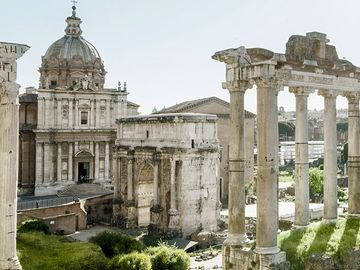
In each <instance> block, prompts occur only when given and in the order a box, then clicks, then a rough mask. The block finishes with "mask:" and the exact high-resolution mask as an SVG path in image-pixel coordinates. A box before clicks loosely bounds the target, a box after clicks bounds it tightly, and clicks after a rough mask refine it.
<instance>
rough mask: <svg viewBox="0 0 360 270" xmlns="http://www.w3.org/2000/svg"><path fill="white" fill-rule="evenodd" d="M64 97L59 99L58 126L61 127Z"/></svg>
mask: <svg viewBox="0 0 360 270" xmlns="http://www.w3.org/2000/svg"><path fill="white" fill-rule="evenodd" d="M61 122H62V99H58V100H57V127H58V128H61V125H62V123H61Z"/></svg>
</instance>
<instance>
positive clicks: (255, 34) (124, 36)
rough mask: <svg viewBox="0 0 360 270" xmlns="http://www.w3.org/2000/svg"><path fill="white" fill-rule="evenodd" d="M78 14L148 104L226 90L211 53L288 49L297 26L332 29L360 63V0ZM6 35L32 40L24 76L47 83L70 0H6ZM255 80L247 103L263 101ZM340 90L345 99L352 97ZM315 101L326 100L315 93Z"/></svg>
mask: <svg viewBox="0 0 360 270" xmlns="http://www.w3.org/2000/svg"><path fill="white" fill-rule="evenodd" d="M77 7H78V8H77V15H78V17H80V18H81V19H82V21H83V24H82V29H83V36H84V38H85V39H87V40H88V41H90V42H91V43H93V44H94V45H95V47H96V48H97V49H98V51H99V53H100V55H101V57H102V59H103V61H104V64H105V69H106V71H107V72H108V74H107V76H106V87H116V85H117V81H127V82H128V90H129V92H130V95H129V97H128V98H129V100H131V101H133V102H135V103H138V104H139V105H141V108H140V111H141V112H142V113H149V112H151V110H152V109H153V108H154V107H156V108H157V109H161V108H162V107H163V106H171V105H174V104H175V103H179V102H182V101H185V100H190V99H195V98H202V97H207V96H218V97H220V98H223V99H226V100H228V93H227V92H226V91H225V90H222V89H221V82H222V81H223V80H224V74H225V67H224V65H223V64H222V63H219V62H217V61H214V60H212V59H211V55H212V54H213V53H214V52H216V51H218V50H222V49H227V48H229V47H239V46H242V45H243V46H246V47H263V48H267V49H270V50H272V51H275V52H284V50H285V43H286V42H287V40H288V38H289V37H290V36H291V35H293V34H300V35H305V33H306V32H311V31H319V32H324V33H327V35H328V38H329V39H330V44H333V45H335V46H336V47H337V52H338V55H339V57H346V59H347V60H349V61H351V62H352V63H353V64H355V65H358V66H360V33H359V30H358V29H359V26H360V16H359V10H360V2H359V1H358V0H344V1H338V0H312V1H310V0H303V1H291V0H272V1H270V0H249V1H243V0H176V1H175V0H152V1H149V0H127V1H125V0H103V1H95V0H79V3H78V4H77ZM1 10H2V18H1V28H0V40H2V41H10V42H18V43H26V44H28V45H30V46H31V49H30V50H29V51H28V52H27V53H26V55H25V56H24V57H23V58H22V59H20V60H19V65H18V82H19V83H20V84H21V85H22V87H23V88H24V87H27V86H35V87H37V86H38V79H39V73H38V71H37V70H38V68H39V66H40V62H41V56H42V55H44V53H45V52H46V49H47V48H48V47H49V46H50V44H51V43H53V42H54V41H55V40H57V39H59V38H61V37H62V36H63V34H64V29H65V26H66V24H65V18H66V17H67V16H69V15H70V14H71V3H70V1H67V0H61V1H60V0H33V1H29V0H11V1H10V0H9V1H6V0H1ZM255 94H256V93H255V90H250V91H247V94H246V105H245V107H246V108H247V109H248V110H250V111H253V112H255V111H256V95H255ZM294 103H295V100H294V98H293V96H292V95H290V94H288V93H287V92H283V93H281V94H280V95H279V106H285V107H286V108H287V109H294ZM346 106H347V102H346V100H345V99H344V98H338V107H346ZM309 107H310V108H322V107H323V101H322V98H320V97H317V96H315V95H311V96H310V99H309Z"/></svg>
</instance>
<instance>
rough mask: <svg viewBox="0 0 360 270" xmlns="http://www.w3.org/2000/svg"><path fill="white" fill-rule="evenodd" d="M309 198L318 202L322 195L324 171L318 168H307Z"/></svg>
mask: <svg viewBox="0 0 360 270" xmlns="http://www.w3.org/2000/svg"><path fill="white" fill-rule="evenodd" d="M309 184H310V200H311V201H312V202H319V201H321V200H322V198H323V196H324V171H322V170H320V169H319V168H310V169H309Z"/></svg>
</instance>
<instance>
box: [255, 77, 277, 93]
mask: <svg viewBox="0 0 360 270" xmlns="http://www.w3.org/2000/svg"><path fill="white" fill-rule="evenodd" d="M254 82H255V84H256V86H257V87H260V88H272V89H275V90H276V93H278V92H279V91H281V90H283V89H284V82H283V81H282V80H279V79H277V78H275V77H260V78H257V79H255V80H254Z"/></svg>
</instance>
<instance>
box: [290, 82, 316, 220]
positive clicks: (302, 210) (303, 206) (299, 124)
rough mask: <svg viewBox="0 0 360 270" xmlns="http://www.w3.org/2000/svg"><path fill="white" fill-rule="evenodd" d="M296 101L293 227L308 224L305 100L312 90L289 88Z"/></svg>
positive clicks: (307, 154) (307, 155)
mask: <svg viewBox="0 0 360 270" xmlns="http://www.w3.org/2000/svg"><path fill="white" fill-rule="evenodd" d="M290 92H292V93H294V94H295V99H296V129H295V144H296V157H295V221H294V226H296V227H302V226H306V225H308V224H309V222H310V209H309V200H310V197H309V152H308V117H307V111H308V108H307V107H308V106H307V100H308V96H309V93H311V92H313V90H311V89H308V88H305V87H293V88H290Z"/></svg>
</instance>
